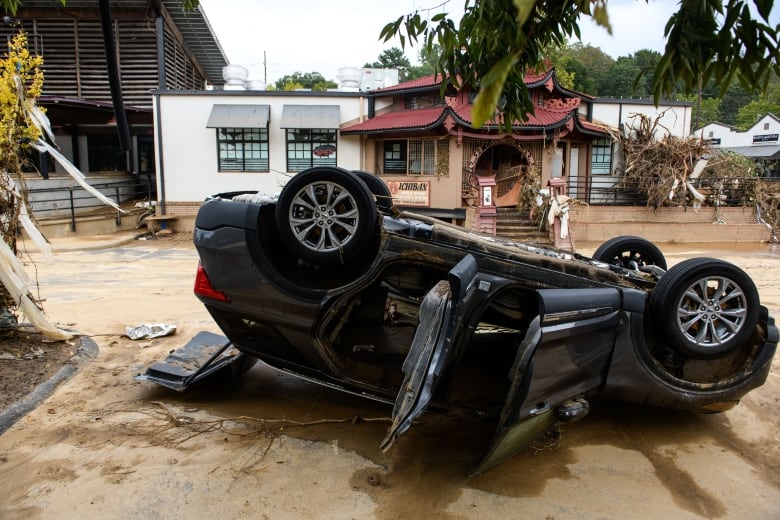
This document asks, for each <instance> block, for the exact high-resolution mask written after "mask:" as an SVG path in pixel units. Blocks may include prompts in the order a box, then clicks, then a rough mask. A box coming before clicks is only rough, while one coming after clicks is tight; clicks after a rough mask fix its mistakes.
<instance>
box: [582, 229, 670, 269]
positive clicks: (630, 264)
mask: <svg viewBox="0 0 780 520" xmlns="http://www.w3.org/2000/svg"><path fill="white" fill-rule="evenodd" d="M593 259H594V260H598V261H600V262H605V263H607V264H611V265H617V266H620V267H625V268H626V269H636V268H639V267H644V266H646V265H655V266H657V267H660V268H661V269H664V270H666V258H664V254H663V253H662V252H661V250H660V249H658V247H656V246H655V244H653V243H652V242H650V241H649V240H647V239H644V238H642V237H632V236H620V237H615V238H611V239H609V240H607V241H606V242H604V243H603V244H601V245H600V246H599V247H598V248H597V249H596V251H595V252H594V253H593Z"/></svg>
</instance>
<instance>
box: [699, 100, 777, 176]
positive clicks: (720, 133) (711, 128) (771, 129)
mask: <svg viewBox="0 0 780 520" xmlns="http://www.w3.org/2000/svg"><path fill="white" fill-rule="evenodd" d="M693 135H694V136H696V137H701V138H702V139H705V140H707V141H708V142H709V143H710V145H711V146H712V148H714V149H716V150H728V151H731V152H734V153H738V154H740V155H744V156H745V157H749V158H751V159H753V160H754V161H756V163H757V165H758V166H759V168H760V170H761V173H762V176H763V177H780V119H778V118H777V117H776V116H775V115H774V114H766V115H765V116H764V117H762V118H761V119H759V120H758V121H757V122H756V123H755V124H754V125H753V126H751V127H750V128H748V129H747V130H744V131H742V130H740V129H738V128H735V127H733V126H730V125H724V124H723V123H710V124H708V125H705V126H703V127H701V128H698V129H696V130H694V131H693Z"/></svg>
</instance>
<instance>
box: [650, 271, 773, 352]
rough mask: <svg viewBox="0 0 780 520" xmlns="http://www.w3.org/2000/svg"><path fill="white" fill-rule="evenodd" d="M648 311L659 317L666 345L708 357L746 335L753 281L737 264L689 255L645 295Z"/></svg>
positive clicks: (755, 301)
mask: <svg viewBox="0 0 780 520" xmlns="http://www.w3.org/2000/svg"><path fill="white" fill-rule="evenodd" d="M650 313H651V317H652V318H654V319H656V320H658V321H660V323H659V324H658V325H660V333H661V334H662V336H663V338H664V339H665V340H666V343H667V344H668V345H669V347H671V348H672V349H674V350H676V351H677V352H679V353H680V354H683V355H686V356H690V357H693V358H698V359H712V358H715V357H719V356H722V355H725V354H728V353H730V352H733V351H734V350H735V349H738V348H740V347H742V346H744V345H745V344H746V343H747V342H749V341H750V340H751V337H752V336H753V333H754V331H755V327H756V324H757V323H758V318H759V313H760V303H759V297H758V290H757V289H756V286H755V284H754V283H753V281H752V280H751V279H750V277H749V276H748V275H747V274H746V273H745V272H744V271H742V270H741V269H740V268H739V267H737V266H735V265H733V264H730V263H728V262H724V261H722V260H716V259H713V258H692V259H690V260H685V261H683V262H681V263H679V264H677V265H675V266H673V267H672V268H671V269H669V271H667V272H666V274H664V275H663V276H662V277H661V279H660V280H659V281H658V284H657V285H656V286H655V288H654V289H653V292H652V293H651V295H650ZM651 325H652V326H653V327H654V328H655V327H656V323H652V324H651Z"/></svg>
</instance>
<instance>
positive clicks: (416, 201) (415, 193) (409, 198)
mask: <svg viewBox="0 0 780 520" xmlns="http://www.w3.org/2000/svg"><path fill="white" fill-rule="evenodd" d="M387 187H388V189H389V190H390V194H391V195H392V196H393V203H395V204H398V205H399V206H424V207H430V205H431V181H389V182H388V183H387Z"/></svg>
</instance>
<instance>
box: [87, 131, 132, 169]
mask: <svg viewBox="0 0 780 520" xmlns="http://www.w3.org/2000/svg"><path fill="white" fill-rule="evenodd" d="M87 160H88V161H89V171H91V172H117V171H119V172H125V171H127V154H126V153H125V152H124V151H122V148H121V147H120V146H119V137H118V136H117V135H116V134H112V135H90V136H87Z"/></svg>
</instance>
